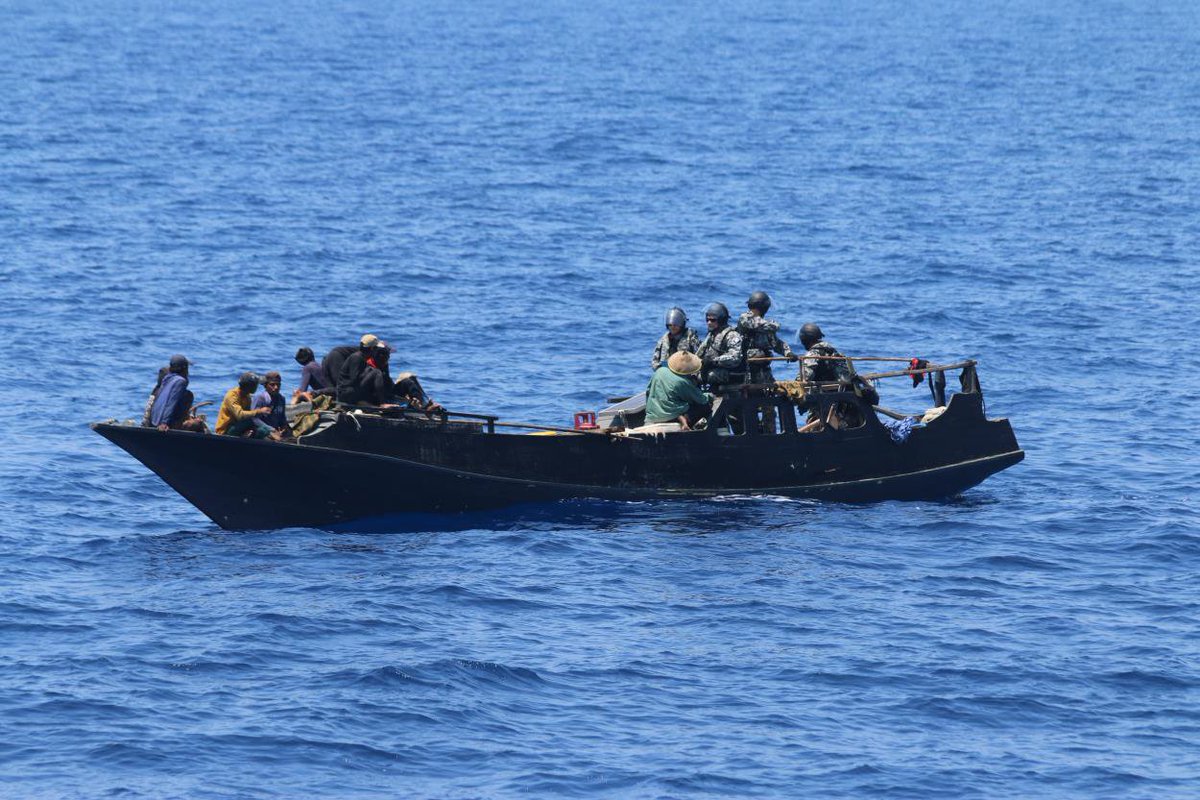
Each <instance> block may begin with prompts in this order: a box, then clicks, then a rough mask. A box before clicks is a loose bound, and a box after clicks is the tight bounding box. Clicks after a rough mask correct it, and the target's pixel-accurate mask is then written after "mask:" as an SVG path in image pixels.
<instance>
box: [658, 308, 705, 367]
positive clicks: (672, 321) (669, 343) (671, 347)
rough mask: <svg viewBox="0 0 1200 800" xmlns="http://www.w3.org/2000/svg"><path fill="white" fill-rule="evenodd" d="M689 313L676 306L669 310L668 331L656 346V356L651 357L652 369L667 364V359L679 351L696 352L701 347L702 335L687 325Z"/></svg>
mask: <svg viewBox="0 0 1200 800" xmlns="http://www.w3.org/2000/svg"><path fill="white" fill-rule="evenodd" d="M687 321H688V318H687V314H685V313H684V312H683V309H682V308H680V307H679V306H676V307H674V308H672V309H669V310H668V311H667V318H666V324H667V332H666V333H664V334H663V335H662V337H661V338H660V339H659V340H658V344H657V345H655V346H654V356H653V357H652V358H651V359H650V369H651V371H653V370H656V369H658V368H659V367H662V366H665V365H666V363H667V359H668V358H670V357H671V356H672V355H674V354H675V353H677V352H680V351H683V352H685V353H694V352H696V351H697V350H699V349H700V337H698V336H697V335H696V332H695V331H694V330H692V329H691V328H689V327H688V326H687Z"/></svg>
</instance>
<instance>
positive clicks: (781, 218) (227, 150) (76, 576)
mask: <svg viewBox="0 0 1200 800" xmlns="http://www.w3.org/2000/svg"><path fill="white" fill-rule="evenodd" d="M0 99H2V101H3V102H0V241H2V242H3V247H2V248H0V348H2V351H0V399H2V401H3V402H0V430H2V431H3V439H2V442H3V447H2V448H0V787H2V788H0V795H2V796H3V797H6V798H7V797H12V798H100V797H121V798H296V797H338V798H381V797H406V798H407V797H419V798H494V797H522V798H523V797H634V798H690V797H721V798H724V797H820V798H850V797H862V798H889V799H890V798H921V799H922V800H923V799H924V798H1000V797H1006V798H1028V797H1039V798H1042V797H1046V798H1057V797H1071V798H1118V797H1119V798H1194V797H1197V796H1200V566H1198V565H1200V513H1198V501H1200V497H1198V492H1197V485H1198V483H1200V457H1198V452H1200V434H1198V433H1197V430H1198V427H1200V426H1198V423H1197V421H1196V414H1195V413H1194V410H1193V409H1194V405H1195V402H1196V398H1197V395H1198V392H1200V377H1198V376H1200V346H1198V345H1197V343H1196V341H1195V339H1196V337H1197V333H1198V332H1200V266H1198V264H1200V6H1198V5H1197V4H1196V3H1195V2H1190V1H1189V2H1184V1H1183V0H1178V1H1175V0H1164V2H1154V3H1137V2H1103V1H1102V2H1077V1H1076V0H1065V1H1064V2H1060V3H1051V4H1047V3H1041V2H1033V1H1032V0H1012V2H1005V3H995V4H989V3H968V2H963V1H962V0H957V1H955V0H950V2H941V3H935V2H926V1H925V0H918V2H906V3H901V2H885V1H884V0H880V1H879V2H821V1H820V0H811V1H809V0H801V2H796V3H767V2H737V3H733V2H708V3H700V2H669V3H662V4H641V5H639V4H630V3H616V2H610V1H608V0H600V2H596V3H567V2H560V1H559V0H547V2H541V3H517V2H503V1H501V0H481V1H480V2H473V3H444V2H437V1H436V0H435V2H429V3H412V2H406V1H404V0H401V1H400V2H392V3H385V2H380V1H379V0H339V2H336V3H328V2H313V1H312V0H298V1H297V2H292V3H282V2H277V1H276V0H262V1H261V2H255V3H245V2H228V1H227V0H202V2H197V3H191V4H179V3H154V2H135V0H105V1H103V2H101V1H100V0H72V2H64V1H63V0H37V2H34V1H33V0H8V1H7V2H5V3H4V4H2V5H0ZM756 289H764V290H766V291H768V292H769V293H770V294H771V295H772V297H773V298H774V299H775V305H774V307H773V308H772V312H771V313H772V316H774V317H776V318H778V319H780V320H781V321H782V322H783V324H784V327H785V329H786V330H787V331H794V330H795V329H796V328H798V327H799V326H800V325H801V324H802V323H804V322H807V321H816V322H818V323H820V324H821V326H822V327H823V328H824V330H825V332H826V334H827V335H828V337H829V339H830V341H831V342H833V343H834V344H835V345H836V346H838V347H839V348H841V349H842V350H843V351H844V352H846V353H852V354H860V355H873V356H921V357H926V358H933V359H952V358H964V357H966V358H975V359H979V362H980V378H981V382H982V385H983V388H984V392H985V396H986V400H987V404H988V410H989V413H990V414H991V415H992V416H997V417H1000V416H1003V417H1008V418H1010V419H1011V420H1012V423H1013V426H1014V429H1015V431H1016V433H1017V437H1018V439H1019V441H1020V442H1021V445H1022V447H1023V448H1024V449H1025V450H1026V452H1027V459H1026V461H1025V462H1024V463H1023V464H1021V465H1019V466H1017V467H1015V468H1013V469H1011V470H1008V471H1006V472H1004V473H1002V474H1000V475H998V476H995V477H993V478H991V479H989V480H988V481H987V482H986V483H984V484H983V485H981V486H979V487H977V488H975V489H972V490H970V491H968V492H966V493H965V494H963V495H962V496H961V497H959V498H956V499H953V500H949V501H946V502H940V503H880V504H875V505H866V506H852V505H836V504H820V503H812V502H806V501H795V500H784V499H779V498H737V497H731V498H723V499H719V500H713V501H705V502H672V503H667V502H663V503H602V502H585V501H578V502H570V503H560V504H552V505H547V506H543V507H532V508H522V509H514V510H509V511H504V512H500V513H496V514H482V515H471V516H466V517H457V518H444V519H416V520H403V519H397V520H393V521H391V522H390V523H386V524H383V525H381V526H379V529H378V530H372V531H371V532H362V531H358V532H340V533H338V532H327V531H320V530H308V529H291V530H277V531H263V532H244V533H230V532H225V531H222V530H221V529H219V528H218V527H216V526H215V525H214V524H213V523H211V522H210V521H208V520H207V519H206V518H205V517H204V516H203V515H202V514H201V513H200V512H199V511H197V510H196V509H194V508H193V507H192V506H191V505H189V504H188V503H187V502H186V501H184V500H183V499H182V498H181V497H180V496H178V495H177V494H176V493H175V492H173V491H172V490H171V489H169V488H168V487H167V486H166V485H165V484H163V483H162V482H161V481H160V480H159V479H158V478H156V477H155V476H154V475H153V474H152V473H150V472H149V471H148V470H147V469H145V468H144V467H142V466H141V465H140V464H138V463H137V462H136V461H134V460H133V459H131V458H130V457H128V456H127V455H126V454H125V453H123V452H122V451H120V450H118V449H117V448H115V447H113V446H112V445H110V444H109V443H107V442H105V441H104V440H102V439H101V438H100V437H98V436H96V435H94V434H93V433H92V432H91V431H89V429H88V427H87V423H88V422H90V421H94V420H101V419H106V418H110V417H115V418H119V419H125V418H139V417H140V415H141V411H142V407H143V404H144V402H145V398H146V396H147V394H148V392H149V390H150V389H151V387H152V386H153V383H154V377H155V373H156V371H157V369H158V367H159V366H160V365H162V364H164V363H165V362H166V360H167V358H168V357H169V356H170V355H171V354H172V353H174V352H185V353H186V354H187V355H188V356H189V357H190V358H191V359H192V360H193V361H194V366H193V367H192V388H193V390H194V391H195V392H196V394H197V398H198V399H210V400H219V399H220V396H221V394H222V393H223V392H224V391H225V390H226V389H228V388H229V387H230V386H232V385H233V383H234V382H235V380H236V376H237V374H238V373H239V372H241V371H243V370H247V369H254V370H260V371H265V370H268V369H280V370H282V371H283V372H284V375H285V381H286V382H287V383H288V384H291V383H292V382H293V381H295V380H296V379H297V378H298V373H299V370H298V367H297V366H296V365H295V363H294V362H293V361H292V360H291V357H292V354H293V353H294V352H295V350H296V348H297V347H299V346H302V345H307V346H310V347H313V348H314V349H315V350H317V351H318V352H321V351H324V350H325V349H327V348H329V347H332V346H335V345H339V344H344V343H351V342H353V341H355V340H356V339H357V337H358V336H359V335H360V334H362V333H364V332H368V331H369V332H372V333H375V334H378V335H379V336H381V337H383V338H385V339H388V340H390V341H392V342H393V343H394V344H395V345H396V346H397V349H398V351H397V354H396V356H395V363H396V364H397V365H399V366H400V367H401V368H404V369H413V370H416V371H417V372H418V373H420V374H421V376H422V378H423V381H424V383H425V384H426V386H427V388H429V389H430V390H431V393H432V394H433V395H434V396H435V397H436V398H437V399H438V400H440V401H441V402H442V403H444V404H445V405H447V406H449V407H451V408H454V409H458V410H464V411H491V412H498V413H500V414H501V415H503V416H504V417H505V418H510V419H517V420H525V421H536V422H542V423H548V424H569V421H570V419H571V416H572V414H573V413H574V412H575V411H578V410H580V409H595V408H597V407H599V406H601V405H603V404H604V399H605V398H606V397H608V396H610V395H620V394H626V393H629V392H632V391H636V390H638V389H640V388H641V387H642V386H643V385H644V383H645V381H646V379H647V377H648V374H649V359H650V353H651V350H652V348H653V345H654V341H655V339H656V338H657V337H658V336H659V335H660V332H661V328H662V322H661V320H662V314H663V312H664V310H665V309H666V308H667V307H669V306H671V305H675V304H678V305H681V306H682V307H683V308H685V309H686V310H687V311H688V312H689V314H690V315H691V317H692V319H693V322H694V323H696V324H698V325H699V326H702V325H703V320H702V316H703V314H702V309H703V308H704V306H705V305H706V304H708V303H709V302H711V301H713V300H722V301H724V302H726V303H727V304H728V305H729V306H730V308H731V309H733V310H734V312H735V313H737V312H738V311H740V310H741V308H742V307H743V304H744V298H745V297H746V295H748V294H749V293H750V292H751V291H753V290H756ZM881 387H882V393H883V400H884V403H885V404H886V405H890V406H896V407H900V408H905V409H908V410H922V409H924V408H925V407H926V406H927V405H928V392H927V390H925V389H924V388H923V387H922V388H918V389H913V388H912V387H911V386H910V385H909V383H908V382H907V381H906V380H905V379H900V380H893V381H891V382H884V383H883V384H881ZM210 411H211V409H210ZM391 490H392V489H390V488H389V487H380V491H391Z"/></svg>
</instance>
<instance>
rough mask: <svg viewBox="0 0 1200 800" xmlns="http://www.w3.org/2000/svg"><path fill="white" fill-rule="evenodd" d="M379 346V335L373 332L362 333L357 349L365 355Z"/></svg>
mask: <svg viewBox="0 0 1200 800" xmlns="http://www.w3.org/2000/svg"><path fill="white" fill-rule="evenodd" d="M378 346H379V337H378V336H376V335H375V334H373V333H364V334H363V335H362V338H361V339H359V340H358V349H359V350H361V351H363V353H364V354H366V355H371V354H372V353H373V352H374V351H375V348H376V347H378Z"/></svg>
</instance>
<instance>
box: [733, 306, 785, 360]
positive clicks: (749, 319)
mask: <svg viewBox="0 0 1200 800" xmlns="http://www.w3.org/2000/svg"><path fill="white" fill-rule="evenodd" d="M737 331H738V333H739V334H741V337H742V346H743V347H745V348H746V358H769V357H770V356H772V355H781V356H790V355H791V354H792V348H790V347H788V346H787V342H785V341H783V340H782V339H780V338H779V323H778V322H776V321H775V320H771V319H766V318H765V317H758V316H755V315H754V312H753V311H746V312H744V313H743V314H742V316H740V317H738V324H737Z"/></svg>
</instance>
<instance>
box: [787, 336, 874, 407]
mask: <svg viewBox="0 0 1200 800" xmlns="http://www.w3.org/2000/svg"><path fill="white" fill-rule="evenodd" d="M800 344H802V345H804V347H805V348H806V350H805V353H804V356H801V359H800V375H799V377H800V380H803V381H810V382H816V383H838V384H841V386H842V387H843V389H845V390H848V389H850V388H851V387H853V386H854V379H855V377H856V376H855V374H854V367H852V366H851V365H850V362H849V361H846V360H845V359H841V358H829V356H840V355H841V353H839V352H838V349H837V348H836V347H834V346H833V345H831V344H830V343H829V342H827V341H825V334H824V333H822V332H821V328H820V326H819V325H817V324H816V323H815V322H807V323H805V324H804V326H803V327H802V328H800ZM808 356H824V357H823V358H808ZM834 411H835V414H834V417H833V418H832V419H830V420H829V422H830V424H832V425H833V426H834V427H835V428H836V427H841V426H844V425H848V426H850V427H852V428H854V427H858V426H859V425H861V424H862V416H861V414H859V412H858V410H857V408H856V407H855V406H852V405H850V404H849V403H838V404H835V406H834ZM816 419H817V410H816V408H815V407H810V409H809V412H808V421H809V422H812V421H814V420H816Z"/></svg>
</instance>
